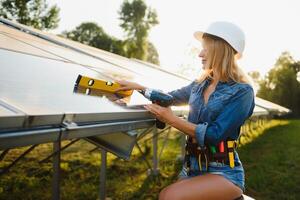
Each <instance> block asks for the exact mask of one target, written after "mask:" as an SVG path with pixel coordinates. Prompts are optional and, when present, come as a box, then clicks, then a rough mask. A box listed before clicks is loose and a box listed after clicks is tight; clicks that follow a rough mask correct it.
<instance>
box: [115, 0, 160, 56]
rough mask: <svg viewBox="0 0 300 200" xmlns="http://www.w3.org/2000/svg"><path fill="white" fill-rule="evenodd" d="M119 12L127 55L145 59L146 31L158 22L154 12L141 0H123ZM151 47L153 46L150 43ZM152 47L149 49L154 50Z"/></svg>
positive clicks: (146, 49)
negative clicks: (124, 34)
mask: <svg viewBox="0 0 300 200" xmlns="http://www.w3.org/2000/svg"><path fill="white" fill-rule="evenodd" d="M119 14H120V20H121V24H120V26H121V27H122V28H123V29H124V30H125V32H126V35H127V39H126V48H127V56H128V57H133V58H138V59H141V60H147V58H149V57H148V55H147V53H149V52H148V49H149V48H148V46H149V42H148V39H147V38H148V33H149V31H150V29H151V28H152V27H153V26H155V25H157V24H158V19H157V14H156V12H155V11H154V10H152V9H151V8H148V7H147V5H146V4H145V2H144V1H143V0H133V1H131V2H129V1H128V0H125V1H124V3H123V4H122V6H121V10H120V11H119ZM150 45H152V44H150ZM152 47H154V46H153V45H152ZM152 47H150V49H151V50H155V48H152ZM151 53H153V52H151ZM151 56H152V55H151Z"/></svg>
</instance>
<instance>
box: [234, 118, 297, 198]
mask: <svg viewBox="0 0 300 200" xmlns="http://www.w3.org/2000/svg"><path fill="white" fill-rule="evenodd" d="M276 123H278V121H276ZM262 133H263V134H261V136H260V137H257V138H256V139H255V140H253V141H252V142H251V143H249V144H247V145H244V146H243V147H241V148H240V149H239V155H240V158H241V160H242V161H243V164H244V168H245V172H246V190H247V191H246V194H249V195H250V196H253V197H255V198H256V199H264V200H269V199H270V200H271V199H272V200H274V199H278V200H296V199H300V120H290V121H281V122H280V123H279V124H278V125H277V126H273V127H271V128H268V129H265V130H264V131H262Z"/></svg>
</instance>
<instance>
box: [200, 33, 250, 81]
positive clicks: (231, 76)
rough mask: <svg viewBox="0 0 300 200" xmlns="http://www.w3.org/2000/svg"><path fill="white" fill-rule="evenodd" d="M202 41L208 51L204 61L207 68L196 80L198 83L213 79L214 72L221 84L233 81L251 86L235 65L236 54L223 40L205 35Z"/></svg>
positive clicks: (248, 79)
mask: <svg viewBox="0 0 300 200" xmlns="http://www.w3.org/2000/svg"><path fill="white" fill-rule="evenodd" d="M203 40H204V42H205V44H206V45H207V50H208V51H207V59H206V62H207V63H206V65H207V66H208V67H207V68H206V69H205V70H204V72H203V73H202V74H201V76H200V77H199V78H198V82H202V81H204V80H205V79H206V78H212V79H213V72H214V73H218V75H217V76H218V77H219V80H220V81H222V82H228V81H229V80H233V81H234V82H238V83H248V84H250V85H252V81H251V79H250V78H249V76H248V75H246V74H245V73H244V72H243V70H241V69H240V68H239V66H238V65H237V63H236V58H235V55H236V53H237V52H236V51H235V50H234V49H233V48H232V47H231V46H230V45H229V44H228V43H227V42H226V41H225V40H223V39H222V38H219V37H216V36H213V35H210V34H207V33H205V34H204V35H203ZM213 69H214V70H213Z"/></svg>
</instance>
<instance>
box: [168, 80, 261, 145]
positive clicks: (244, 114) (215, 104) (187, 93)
mask: <svg viewBox="0 0 300 200" xmlns="http://www.w3.org/2000/svg"><path fill="white" fill-rule="evenodd" d="M209 83H210V80H209V79H206V80H204V81H203V82H202V83H198V82H196V81H194V82H192V83H191V84H190V85H188V86H186V87H183V88H181V89H178V90H175V91H172V92H169V94H170V95H172V96H173V97H174V98H175V101H174V105H183V104H189V106H190V111H189V116H188V121H189V122H191V123H194V124H197V127H196V132H195V136H196V140H197V142H198V144H199V145H200V146H204V144H207V145H215V146H216V145H217V144H218V143H220V142H221V141H222V140H226V139H228V138H229V139H233V140H236V139H238V137H239V134H240V128H241V126H242V125H243V123H244V122H245V120H246V119H247V118H248V117H250V116H251V115H252V113H253V109H254V106H255V103H254V92H253V88H252V87H251V86H250V85H248V84H245V83H236V82H234V81H229V82H219V83H218V84H217V86H216V88H215V91H214V92H213V93H212V94H211V95H210V97H209V100H208V102H207V104H205V103H204V98H203V91H204V90H205V88H206V87H207V86H208V85H209Z"/></svg>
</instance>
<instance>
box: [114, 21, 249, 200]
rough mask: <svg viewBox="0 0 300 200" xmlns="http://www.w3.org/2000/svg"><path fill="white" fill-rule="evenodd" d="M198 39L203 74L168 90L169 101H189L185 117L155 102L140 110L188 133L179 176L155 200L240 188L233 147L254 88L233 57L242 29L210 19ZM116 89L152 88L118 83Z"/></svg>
mask: <svg viewBox="0 0 300 200" xmlns="http://www.w3.org/2000/svg"><path fill="white" fill-rule="evenodd" d="M194 36H195V37H196V39H198V40H200V41H201V42H202V46H203V49H202V51H201V52H200V54H199V57H200V58H201V59H202V64H203V69H204V73H203V74H202V76H201V77H200V78H199V79H198V80H196V81H194V82H192V83H191V84H190V85H188V86H186V87H183V88H181V89H179V90H175V91H172V92H170V93H169V94H170V95H172V96H173V97H174V100H175V101H174V105H181V104H189V105H190V112H189V116H188V120H187V121H185V120H182V119H180V118H179V117H177V116H175V115H174V114H173V113H172V111H171V109H170V108H165V107H161V106H159V105H156V104H151V105H146V106H145V108H146V109H147V110H149V111H150V112H151V113H153V114H154V115H155V116H156V117H157V118H158V119H159V120H160V121H163V122H166V123H168V124H169V125H171V126H173V127H175V128H177V129H178V130H180V131H182V132H183V133H185V134H186V135H188V139H187V144H186V152H187V153H186V157H185V165H184V167H183V169H182V171H181V173H180V175H179V180H178V181H177V182H176V183H174V184H172V185H170V186H168V187H166V188H165V189H163V190H162V191H161V193H160V195H159V199H160V200H181V199H185V200H187V199H188V200H194V199H195V200H199V199H201V200H205V199H223V200H227V199H228V200H233V199H238V198H239V197H241V195H242V193H243V190H244V170H243V167H242V164H241V162H240V160H239V157H238V154H237V152H236V150H235V145H234V143H235V141H236V140H237V139H238V137H239V134H240V127H241V126H242V124H243V123H244V121H245V120H246V119H247V118H248V117H250V116H251V114H252V112H253V109H254V92H253V89H252V87H251V85H250V83H249V81H248V79H247V77H246V75H244V74H243V73H242V71H241V70H240V69H239V68H238V66H237V64H236V59H237V58H240V57H241V56H242V53H243V50H244V45H245V38H244V34H243V32H242V30H241V29H240V28H238V27H237V26H236V25H234V24H232V23H228V22H215V23H213V24H211V25H210V26H209V27H208V29H207V30H206V31H205V32H201V31H198V32H196V33H195V34H194ZM119 83H120V84H121V85H122V86H123V87H122V88H121V90H128V89H136V90H142V91H143V92H144V93H145V96H146V97H149V96H150V95H151V92H153V90H151V89H148V88H146V87H144V86H141V85H139V84H137V83H133V82H127V81H119Z"/></svg>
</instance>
